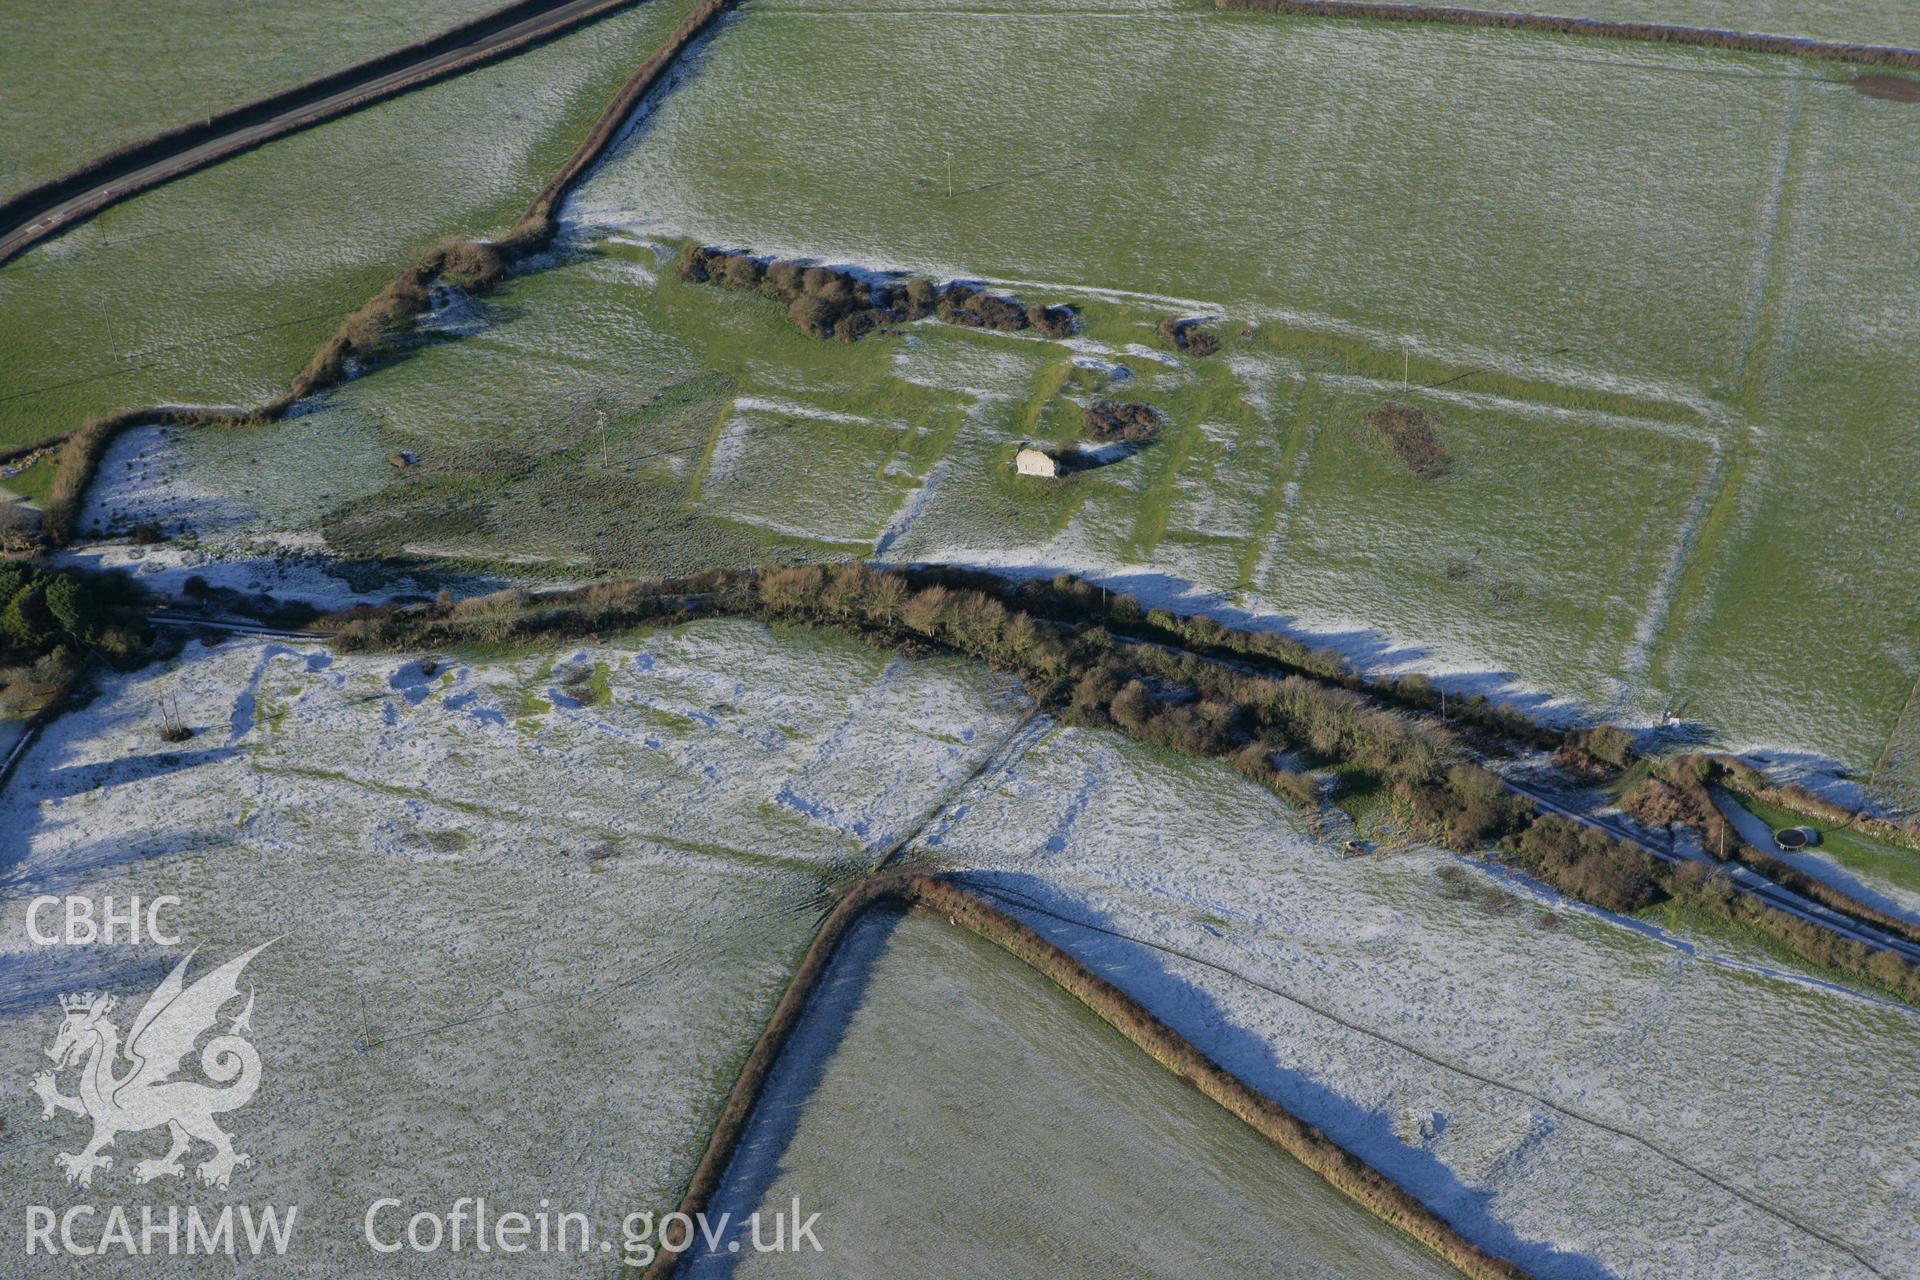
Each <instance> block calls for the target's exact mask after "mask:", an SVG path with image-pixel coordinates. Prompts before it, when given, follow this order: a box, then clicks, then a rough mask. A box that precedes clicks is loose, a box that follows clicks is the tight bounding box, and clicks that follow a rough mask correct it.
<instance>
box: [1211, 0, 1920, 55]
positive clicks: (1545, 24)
mask: <svg viewBox="0 0 1920 1280" xmlns="http://www.w3.org/2000/svg"><path fill="white" fill-rule="evenodd" d="M1216 3H1217V4H1218V6H1219V7H1220V8H1221V9H1224V10H1229V11H1241V12H1256V13H1287V14H1297V15H1300V16H1303V17H1318V18H1368V19H1375V20H1378V21H1385V22H1432V23H1440V24H1443V25H1447V26H1460V27H1499V28H1503V29H1506V30H1513V31H1540V32H1546V33H1549V34H1553V35H1572V36H1606V37H1609V38H1612V39H1616V40H1639V41H1643V42H1647V43H1652V44H1680V45H1694V46H1697V47H1700V48H1705V49H1735V50H1739V51H1740V52H1743V53H1777V54H1787V55H1790V56H1794V57H1801V58H1826V59H1830V60H1832V61H1835V62H1852V63H1858V64H1861V65H1863V66H1872V67H1916V68H1920V49H1905V48H1901V47H1900V46H1898V45H1885V44H1853V43H1850V42H1847V41H1842V40H1821V39H1816V38H1814V37H1811V36H1774V35H1766V34H1763V33H1761V32H1754V31H1722V30H1718V29H1716V28H1713V27H1683V26H1677V25H1674V24H1670V23H1664V22H1618V21H1614V20H1611V19H1606V18H1563V17H1559V16H1556V15H1554V14H1548V13H1503V12H1498V11H1495V10H1491V9H1469V8H1460V7H1451V6H1447V7H1443V6H1437V5H1436V6H1432V7H1429V6H1426V5H1416V4H1377V3H1372V2H1371V0H1216Z"/></svg>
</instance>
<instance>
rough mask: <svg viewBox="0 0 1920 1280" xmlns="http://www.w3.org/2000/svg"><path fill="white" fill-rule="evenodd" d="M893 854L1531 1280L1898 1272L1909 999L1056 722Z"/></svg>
mask: <svg viewBox="0 0 1920 1280" xmlns="http://www.w3.org/2000/svg"><path fill="white" fill-rule="evenodd" d="M914 852H915V853H917V854H918V855H920V856H923V857H925V858H928V859H930V860H932V861H934V862H935V863H936V864H939V865H948V866H953V867H956V868H961V869H965V870H967V871H969V872H970V873H971V874H970V875H969V880H970V882H971V883H973V884H974V885H975V886H976V887H978V888H983V889H987V890H992V891H996V892H999V893H1000V894H1002V895H1003V896H1002V897H1001V899H1000V901H1001V905H1003V906H1005V907H1007V908H1009V909H1010V910H1013V911H1014V913H1015V914H1016V915H1025V916H1026V917H1027V918H1028V919H1029V921H1030V923H1032V924H1033V925H1034V927H1036V928H1038V929H1040V930H1041V931H1042V932H1043V933H1045V934H1047V935H1048V936H1049V937H1051V938H1053V939H1054V940H1055V941H1057V942H1059V943H1060V944H1061V945H1062V946H1065V947H1067V948H1068V949H1069V950H1071V951H1073V952H1074V953H1075V954H1077V955H1079V956H1080V957H1081V958H1082V959H1083V960H1086V961H1087V962H1088V963H1090V964H1091V965H1093V966H1094V968H1095V969H1096V970H1098V971H1100V972H1102V973H1103V974H1104V975H1105V976H1107V977H1109V978H1110V979H1112V980H1113V981H1115V982H1117V983H1119V984H1120V985H1121V986H1122V987H1124V988H1125V989H1126V990H1128V991H1129V992H1130V993H1131V994H1133V995H1134V996H1135V997H1137V998H1139V999H1141V1000H1142V1001H1143V1002H1145V1003H1146V1004H1147V1005H1148V1007H1149V1008H1151V1009H1152V1010H1153V1011H1154V1012H1155V1013H1156V1014H1157V1015H1159V1016H1160V1017H1161V1018H1162V1019H1164V1020H1166V1021H1167V1022H1169V1023H1170V1024H1172V1025H1173V1026H1174V1027H1175V1028H1176V1029H1178V1030H1180V1031H1181V1032H1183V1033H1184V1034H1186V1035H1187V1036H1189V1037H1190V1038H1192V1039H1194V1040H1195V1041H1197V1042H1198V1043H1200V1044H1201V1045H1202V1046H1203V1047H1205V1048H1206V1049H1207V1050H1208V1051H1209V1052H1210V1053H1212V1054H1213V1055H1214V1057H1216V1058H1217V1059H1218V1060H1220V1061H1221V1062H1223V1063H1225V1064H1227V1065H1228V1066H1230V1067H1231V1068H1233V1069H1234V1070H1235V1071H1237V1072H1238V1073H1239V1074H1240V1075H1241V1076H1242V1077H1244V1078H1245V1079H1247V1080H1248V1081H1250V1082H1251V1083H1252V1084H1253V1085H1254V1086H1255V1087H1257V1088H1259V1089H1261V1090H1263V1091H1265V1092H1267V1093H1269V1094H1270V1095H1271V1096H1273V1097H1275V1098H1277V1099H1279V1100H1281V1101H1283V1102H1285V1103H1286V1104H1287V1105H1288V1106H1290V1107H1292V1108H1294V1109H1295V1110H1296V1111H1298V1112H1299V1113H1300V1114H1302V1115H1304V1116H1306V1117H1307V1118H1308V1119H1310V1120H1312V1121H1313V1122H1314V1123H1316V1124H1318V1125H1320V1126H1321V1127H1322V1128H1323V1129H1325V1130H1326V1131H1327V1132H1329V1133H1330V1134H1332V1135H1333V1136H1334V1137H1336V1138H1337V1139H1338V1140H1340V1141H1341V1142H1342V1143H1345V1144H1347V1145H1349V1146H1350V1147H1352V1148H1353V1149H1355V1150H1357V1151H1359V1152H1360V1153H1362V1154H1363V1155H1365V1156H1366V1157H1367V1158H1368V1159H1369V1160H1371V1161H1372V1162H1373V1163H1375V1164H1376V1165H1378V1166H1379V1167H1381V1168H1383V1169H1386V1170H1387V1171H1389V1172H1390V1173H1391V1174H1392V1175H1393V1176H1394V1177H1395V1178H1396V1179H1397V1180H1399V1181H1401V1182H1402V1183H1403V1184H1404V1185H1406V1186H1408V1187H1409V1188H1411V1189H1413V1190H1414V1191H1415V1192H1416V1193H1417V1194H1419V1195H1421V1196H1422V1197H1423V1198H1425V1199H1426V1200H1427V1201H1428V1202H1429V1203H1430V1204H1432V1205H1433V1206H1434V1207H1436V1208H1437V1209H1438V1210H1440V1211H1441V1212H1443V1213H1445V1214H1447V1215H1448V1216H1449V1217H1450V1218H1451V1219H1452V1220H1454V1221H1455V1222H1456V1223H1457V1224H1458V1225H1459V1226H1461V1227H1462V1229H1463V1230H1465V1231H1466V1232H1467V1234H1468V1235H1469V1236H1471V1237H1473V1238H1474V1239H1476V1240H1477V1241H1479V1242H1481V1243H1482V1244H1484V1245H1486V1246H1487V1247H1490V1248H1494V1249H1495V1250H1496V1251H1499V1252H1503V1253H1507V1254H1509V1255H1510V1256H1513V1257H1515V1258H1516V1259H1517V1260H1519V1261H1520V1262H1522V1263H1523V1264H1524V1265H1526V1266H1527V1267H1528V1268H1529V1270H1532V1271H1534V1272H1535V1273H1536V1274H1540V1275H1543V1276H1566V1277H1589V1276H1602V1275H1612V1276H1620V1277H1667V1276H1678V1275H1685V1276H1689V1277H1697V1278H1700V1280H1708V1278H1719V1277H1724V1278H1725V1280H1734V1278H1736V1277H1737V1278H1739V1280H1754V1278H1755V1277H1780V1278H1781V1280H1798V1278H1799V1277H1807V1276H1848V1277H1852V1276H1871V1275H1874V1274H1878V1275H1880V1276H1883V1277H1885V1276H1901V1275H1909V1274H1912V1273H1913V1272H1914V1270H1915V1269H1916V1267H1920V1214H1917V1213H1916V1212H1915V1210H1916V1200H1915V1197H1916V1194H1920V1152H1917V1151H1916V1149H1915V1148H1914V1145H1913V1142H1912V1134H1913V1133H1914V1132H1915V1131H1916V1126H1920V1067H1916V1065H1915V1064H1916V1062H1917V1061H1920V1056H1917V1053H1920V1016H1916V1015H1915V1013H1914V1012H1913V1011H1912V1010H1911V1009H1906V1008H1903V1007H1900V1006H1896V1005H1891V1004H1887V1003H1884V1002H1881V1001H1878V1000H1874V999H1870V998H1866V997H1863V996H1859V995H1855V994H1853V993H1850V992H1847V991H1843V990H1839V989H1835V988H1832V987H1828V986H1825V985H1822V984H1820V983H1818V982H1815V981H1812V980H1810V979H1808V978H1806V977H1803V976H1797V975H1794V974H1792V973H1785V972H1781V971H1778V970H1776V969H1770V968H1769V967H1768V965H1767V963H1766V961H1765V960H1764V958H1762V957H1759V956H1757V955H1754V954H1750V953H1745V952H1742V951H1740V950H1738V949H1730V948H1729V947H1727V946H1725V945H1722V944H1719V943H1716V942H1714V941H1712V940H1710V939H1706V938H1701V937H1693V936H1676V935H1672V934H1667V933H1663V932H1661V931H1658V930H1654V929H1651V928H1650V927H1648V926H1645V925H1641V924H1638V923H1636V922H1622V921H1618V920H1609V919H1603V918H1599V917H1597V916H1596V915H1594V914H1592V913H1589V912H1585V911H1581V910H1578V909H1575V908H1569V907H1568V906H1567V905H1566V904H1564V903H1560V902H1554V901H1547V900H1545V899H1543V898H1540V897H1538V896H1537V895H1535V894H1534V893H1533V891H1531V890H1529V889H1528V888H1527V887H1526V886H1525V885H1523V884H1520V883H1517V882H1513V881H1510V880H1505V879H1501V878H1496V877H1489V876H1488V875H1487V874H1486V873H1485V872H1483V871H1480V870H1477V869H1476V870H1473V871H1472V872H1471V876H1470V885H1469V888H1470V890H1471V891H1463V890H1461V889H1460V888H1457V887H1455V886H1452V885H1450V884H1449V883H1448V882H1447V881H1446V880H1445V879H1443V878H1441V877H1440V876H1439V875H1438V874H1437V873H1438V872H1439V871H1440V870H1441V869H1442V868H1444V867H1446V866H1447V865H1449V864H1454V865H1459V864H1457V863H1456V862H1455V860H1454V859H1451V858H1449V857H1447V856H1446V855H1443V854H1440V853H1436V852H1427V851H1414V852H1407V853H1401V854H1396V855H1393V856H1390V857H1377V858H1358V859H1342V858H1340V857H1339V856H1337V854H1336V853H1335V852H1334V851H1333V849H1332V847H1331V845H1330V844H1329V843H1328V842H1325V841H1315V840H1313V839H1311V838H1309V837H1308V836H1306V835H1305V834H1304V833H1303V832H1301V831H1300V830H1299V827H1298V821H1297V819H1295V818H1294V817H1292V816H1291V815H1290V813H1289V811H1287V810H1286V809H1285V807H1284V806H1283V805H1281V803H1280V802H1279V801H1277V800H1275V799H1273V798H1272V797H1271V796H1269V795H1268V794H1267V793H1265V792H1264V791H1262V790H1261V789H1259V788H1257V787H1255V786H1253V785H1252V784H1250V783H1247V782H1245V781H1244V780H1242V779H1240V778H1239V777H1238V776H1237V775H1235V774H1233V773H1232V772H1231V771H1230V770H1228V769H1226V768H1225V767H1224V766H1219V765H1214V764H1205V763H1196V762H1193V761H1190V760H1186V759H1182V758H1175V757H1168V756H1165V755H1162V754H1160V753H1157V752H1154V751H1151V750H1149V749H1146V748H1142V747H1139V746H1137V745H1134V744H1131V743H1127V742H1124V741H1122V740H1119V739H1115V738H1112V737H1108V736H1105V735H1100V734H1096V733H1088V732H1084V731H1072V730H1067V731H1061V732H1058V733H1056V734H1054V735H1052V736H1051V737H1048V738H1046V739H1045V740H1044V741H1043V742H1041V743H1040V744H1038V745H1037V746H1035V747H1033V748H1032V749H1029V750H1028V751H1026V752H1025V753H1024V754H1023V755H1021V756H1020V757H1019V758H1018V759H1017V760H1016V761H1014V762H1013V763H1012V765H1011V767H1010V768H1008V769H1006V770H1004V771H1001V772H998V773H995V774H993V775H991V776H990V777H988V778H986V779H983V781H982V784H981V785H980V786H979V787H978V788H976V789H975V791H974V792H973V793H972V794H970V796H969V797H968V802H967V805H966V809H965V811H964V813H963V814H962V815H961V816H960V817H959V818H958V819H957V820H956V821H954V822H951V823H948V824H945V825H943V826H942V827H941V828H939V829H938V830H937V831H935V832H933V833H931V834H929V836H928V837H927V839H926V840H925V841H923V842H921V843H920V844H919V845H917V846H916V848H915V850H914ZM1489 889H1503V890H1504V891H1505V892H1504V894H1503V893H1486V892H1484V891H1485V890H1489ZM1032 904H1040V905H1042V906H1044V908H1045V910H1046V911H1047V912H1051V913H1053V914H1041V913H1037V912H1028V911H1026V910H1025V908H1026V906H1028V905H1032ZM1549 911H1550V912H1551V914H1552V919H1551V920H1549V919H1548V918H1547V915H1548V912H1549ZM1057 916H1065V917H1068V918H1070V919H1073V920H1081V921H1087V922H1089V923H1092V924H1096V925H1098V926H1100V928H1101V929H1104V930H1109V931H1112V932H1098V931H1095V930H1091V929H1088V928H1084V927H1081V926H1079V925H1076V924H1070V923H1065V922H1063V921H1062V920H1060V919H1058V918H1056V917H1057ZM1116 933H1117V934H1119V935H1123V936H1122V937H1116V936H1114V935H1115V934H1116ZM1309 1005H1310V1006H1312V1007H1311V1008H1309V1007H1307V1006H1309ZM1821 1236H1825V1237H1828V1238H1829V1240H1830V1241H1833V1242H1837V1243H1830V1242H1829V1241H1828V1240H1823V1239H1821V1238H1820V1237H1821ZM1849 1249H1850V1250H1852V1251H1853V1252H1854V1253H1857V1254H1858V1255H1859V1256H1860V1257H1861V1258H1864V1259H1865V1260H1866V1262H1865V1263H1864V1264H1863V1263H1862V1262H1861V1261H1859V1260H1857V1259H1856V1258H1855V1257H1854V1256H1852V1254H1850V1253H1849V1252H1847V1251H1846V1250H1849ZM1870 1267H1871V1269H1870Z"/></svg>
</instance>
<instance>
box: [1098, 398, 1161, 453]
mask: <svg viewBox="0 0 1920 1280" xmlns="http://www.w3.org/2000/svg"><path fill="white" fill-rule="evenodd" d="M1085 418H1086V424H1087V433H1088V434H1089V435H1091V436H1092V437H1093V438H1094V439H1095V440H1099V441H1101V442H1103V443H1105V442H1108V441H1113V440H1125V441H1128V442H1129V443H1137V442H1139V441H1142V440H1151V439H1152V438H1153V437H1154V436H1156V435H1158V434H1159V433H1160V415H1159V414H1158V413H1157V412H1155V411H1154V408H1153V406H1151V405H1146V404H1141V403H1139V402H1137V401H1127V402H1125V403H1115V402H1114V401H1112V400H1095V401H1094V402H1093V403H1092V404H1089V405H1088V406H1087V409H1086V414H1085Z"/></svg>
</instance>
